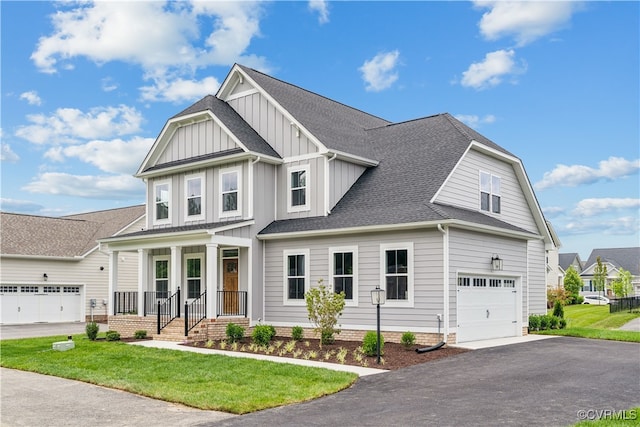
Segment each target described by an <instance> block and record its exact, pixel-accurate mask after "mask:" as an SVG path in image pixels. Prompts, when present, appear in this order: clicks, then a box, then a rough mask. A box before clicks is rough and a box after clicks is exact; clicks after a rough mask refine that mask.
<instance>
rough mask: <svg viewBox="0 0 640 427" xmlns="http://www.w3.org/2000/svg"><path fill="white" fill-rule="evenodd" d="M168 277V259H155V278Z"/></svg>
mask: <svg viewBox="0 0 640 427" xmlns="http://www.w3.org/2000/svg"><path fill="white" fill-rule="evenodd" d="M168 278H169V261H167V260H162V261H156V279H168Z"/></svg>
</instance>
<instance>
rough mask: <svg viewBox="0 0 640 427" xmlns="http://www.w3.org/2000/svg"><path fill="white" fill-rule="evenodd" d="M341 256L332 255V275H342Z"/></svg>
mask: <svg viewBox="0 0 640 427" xmlns="http://www.w3.org/2000/svg"><path fill="white" fill-rule="evenodd" d="M343 255H344V254H341V253H335V254H333V274H344V264H343V261H344V258H343Z"/></svg>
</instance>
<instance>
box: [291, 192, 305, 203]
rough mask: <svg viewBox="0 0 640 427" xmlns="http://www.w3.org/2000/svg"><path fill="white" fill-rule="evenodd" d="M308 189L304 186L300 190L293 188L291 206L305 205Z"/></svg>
mask: <svg viewBox="0 0 640 427" xmlns="http://www.w3.org/2000/svg"><path fill="white" fill-rule="evenodd" d="M306 192H307V190H305V189H304V188H302V189H299V190H291V206H304V205H305V204H306V199H307V194H306Z"/></svg>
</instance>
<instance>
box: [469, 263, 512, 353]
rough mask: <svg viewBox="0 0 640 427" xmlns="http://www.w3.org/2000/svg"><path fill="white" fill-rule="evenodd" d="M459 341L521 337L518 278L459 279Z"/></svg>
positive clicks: (470, 277) (477, 277)
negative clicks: (519, 328)
mask: <svg viewBox="0 0 640 427" xmlns="http://www.w3.org/2000/svg"><path fill="white" fill-rule="evenodd" d="M457 291H458V311H457V313H458V323H457V341H458V342H467V341H477V340H485V339H492V338H503V337H513V336H518V335H520V334H519V330H518V300H519V298H518V290H517V287H516V279H515V278H505V277H494V276H471V275H469V276H467V275H465V276H459V277H458V289H457Z"/></svg>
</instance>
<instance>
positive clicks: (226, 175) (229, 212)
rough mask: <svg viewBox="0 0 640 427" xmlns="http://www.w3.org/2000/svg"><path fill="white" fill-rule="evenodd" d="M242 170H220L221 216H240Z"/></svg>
mask: <svg viewBox="0 0 640 427" xmlns="http://www.w3.org/2000/svg"><path fill="white" fill-rule="evenodd" d="M241 171H242V169H241V168H239V167H237V168H229V169H222V170H220V195H221V201H220V216H221V217H225V216H236V215H240V204H241V200H242V199H241V197H240V188H241V178H240V172H241Z"/></svg>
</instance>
